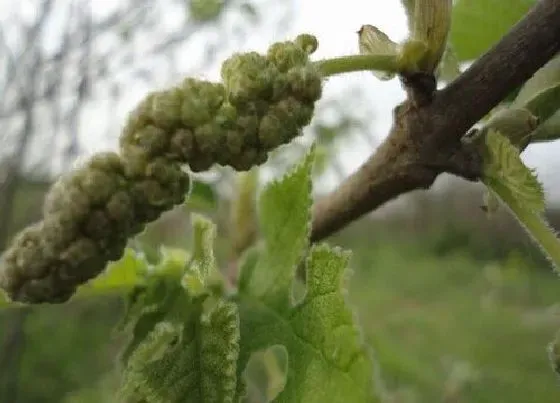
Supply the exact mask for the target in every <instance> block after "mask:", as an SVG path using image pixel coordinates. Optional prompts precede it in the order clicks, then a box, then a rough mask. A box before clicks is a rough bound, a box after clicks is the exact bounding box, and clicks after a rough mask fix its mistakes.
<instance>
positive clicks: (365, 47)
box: [358, 25, 399, 81]
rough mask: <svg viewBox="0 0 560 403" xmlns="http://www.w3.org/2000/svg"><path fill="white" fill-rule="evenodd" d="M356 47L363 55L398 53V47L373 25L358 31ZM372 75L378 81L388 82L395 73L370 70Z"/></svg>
mask: <svg viewBox="0 0 560 403" xmlns="http://www.w3.org/2000/svg"><path fill="white" fill-rule="evenodd" d="M358 47H359V49H360V53H361V54H363V55H395V56H397V55H398V53H399V46H398V45H397V44H396V43H395V42H393V41H392V40H391V39H390V38H389V37H388V36H387V34H385V32H383V31H381V30H380V29H379V28H377V27H374V26H373V25H363V26H362V27H361V28H360V30H359V31H358ZM371 72H372V74H373V75H374V76H375V77H376V78H378V79H379V80H383V81H385V80H390V79H392V78H393V77H394V76H395V73H390V72H385V71H376V70H372V71H371Z"/></svg>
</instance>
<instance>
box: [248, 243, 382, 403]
mask: <svg viewBox="0 0 560 403" xmlns="http://www.w3.org/2000/svg"><path fill="white" fill-rule="evenodd" d="M348 260H349V254H348V253H345V252H342V251H340V250H334V249H331V248H330V247H328V246H326V245H319V246H314V247H313V248H312V249H311V253H310V257H309V260H308V262H307V288H306V293H305V296H304V298H303V300H302V301H301V302H300V303H298V304H297V305H295V306H290V307H288V308H281V307H280V306H271V305H269V304H267V303H266V302H265V301H263V299H262V298H257V297H255V296H253V295H250V294H249V295H247V294H242V295H240V297H239V309H240V319H241V346H240V356H239V364H238V365H239V369H238V370H240V369H242V368H244V367H245V365H246V363H247V361H248V360H249V358H250V356H251V354H252V353H255V352H259V351H262V350H263V349H265V348H267V347H270V346H272V345H283V346H284V347H285V348H286V350H287V352H288V360H287V361H288V370H287V379H286V384H285V387H284V389H283V391H282V392H281V393H280V394H279V395H278V397H277V398H276V399H275V400H274V401H275V402H277V403H281V402H286V403H288V402H306V403H307V402H308V403H315V402H317V403H319V402H321V403H322V402H346V401H348V402H359V403H361V402H375V401H377V400H376V399H375V396H374V389H373V387H374V385H373V366H372V362H371V360H370V356H369V354H368V351H367V347H366V346H365V345H364V343H363V341H362V338H361V335H360V332H359V330H358V329H357V327H356V325H355V318H354V316H353V314H352V311H351V310H350V309H349V308H348V306H347V304H346V301H345V295H344V291H343V288H342V287H343V284H342V280H343V277H344V274H345V270H346V267H347V265H348ZM285 270H286V271H290V272H293V271H294V268H293V267H291V268H290V267H285ZM284 295H285V298H289V297H290V296H291V287H286V288H285V289H284ZM301 374H305V376H302V375H301Z"/></svg>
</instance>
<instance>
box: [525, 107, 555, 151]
mask: <svg viewBox="0 0 560 403" xmlns="http://www.w3.org/2000/svg"><path fill="white" fill-rule="evenodd" d="M530 138H531V142H532V143H538V142H545V141H553V140H558V139H560V110H558V111H557V112H556V113H555V114H554V115H552V116H551V117H550V118H548V119H547V120H546V121H545V122H543V123H541V124H540V125H539V126H538V127H537V128H536V129H535V130H534V131H533V132H532V133H531V134H530Z"/></svg>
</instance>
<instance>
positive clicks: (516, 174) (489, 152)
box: [483, 129, 545, 213]
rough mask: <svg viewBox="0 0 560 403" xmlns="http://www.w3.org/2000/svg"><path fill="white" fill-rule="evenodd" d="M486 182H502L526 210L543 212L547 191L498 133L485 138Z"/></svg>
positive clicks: (491, 133) (490, 131) (517, 153)
mask: <svg viewBox="0 0 560 403" xmlns="http://www.w3.org/2000/svg"><path fill="white" fill-rule="evenodd" d="M485 144H486V147H485V156H484V173H483V176H484V181H485V183H486V182H489V183H500V184H501V185H502V186H504V187H506V188H507V189H508V191H509V192H510V194H511V197H512V198H514V199H515V200H517V201H518V202H519V203H520V204H521V205H523V206H525V208H526V209H528V210H532V211H534V212H537V213H543V212H544V209H545V199H544V190H543V187H542V185H541V183H540V182H539V181H538V179H537V177H536V175H535V173H534V171H533V170H532V169H529V168H528V167H527V166H526V165H525V164H524V163H523V161H522V160H521V157H520V156H519V150H518V148H517V147H515V146H514V145H513V144H512V143H511V142H510V141H509V139H508V138H507V137H505V136H503V135H502V134H500V133H499V132H497V131H495V130H492V129H491V130H488V132H487V133H486V136H485Z"/></svg>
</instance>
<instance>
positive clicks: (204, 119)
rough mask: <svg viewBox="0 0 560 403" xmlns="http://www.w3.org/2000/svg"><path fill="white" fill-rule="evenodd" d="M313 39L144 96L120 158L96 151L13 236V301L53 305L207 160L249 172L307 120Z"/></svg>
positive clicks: (316, 82) (7, 263) (8, 279)
mask: <svg viewBox="0 0 560 403" xmlns="http://www.w3.org/2000/svg"><path fill="white" fill-rule="evenodd" d="M316 48H317V41H316V39H315V38H314V37H313V36H311V35H300V36H298V37H297V38H296V40H295V41H293V42H281V43H276V44H273V45H272V46H271V47H270V49H269V50H268V53H267V54H266V55H260V54H258V53H255V52H250V53H245V54H241V53H239V54H234V55H233V56H232V57H230V58H229V59H228V60H226V61H225V62H224V64H223V66H222V70H221V78H222V83H211V82H206V81H201V80H196V79H193V78H187V79H185V80H184V81H183V82H181V83H180V84H179V85H178V86H176V87H174V88H171V89H169V90H166V91H156V92H153V93H151V94H149V95H148V96H147V97H146V98H145V99H144V100H143V101H142V102H140V104H139V105H138V106H137V107H136V108H135V109H134V110H133V111H132V112H131V113H130V115H129V117H128V120H127V122H126V124H125V126H124V128H123V130H122V134H121V137H120V140H119V152H118V153H113V152H105V153H101V154H97V155H94V156H93V157H92V158H91V159H90V160H89V161H88V162H87V163H86V164H85V165H84V166H82V167H80V168H78V169H76V170H74V171H73V172H71V173H70V174H68V175H66V176H64V177H62V178H61V179H59V180H58V181H57V182H56V183H55V184H54V185H53V186H52V187H51V189H50V190H49V192H48V194H47V196H46V199H45V203H44V208H43V213H44V214H43V220H42V221H41V222H39V223H37V224H35V225H32V226H30V227H28V228H26V229H24V230H23V231H22V232H21V233H19V234H18V235H17V236H16V237H15V239H14V241H13V243H12V244H11V246H10V247H9V249H7V250H6V251H5V253H4V255H3V256H2V261H1V262H0V287H1V288H2V289H4V290H5V291H6V293H7V294H8V296H9V297H10V298H11V299H12V300H14V301H20V302H25V303H43V302H49V303H60V302H64V301H66V300H68V299H69V298H70V297H71V296H72V295H73V294H74V292H75V291H76V288H77V287H78V286H79V285H81V284H83V283H85V282H87V281H88V280H90V279H92V278H94V277H96V276H97V275H98V274H99V273H101V272H102V271H103V270H104V268H105V266H106V265H107V263H108V262H110V261H115V260H118V259H119V258H120V257H121V256H122V254H123V251H124V249H125V247H126V244H127V241H128V239H129V238H130V237H132V236H134V235H137V234H138V233H140V232H141V231H143V229H144V227H145V225H146V224H148V223H149V222H151V221H154V220H155V219H157V218H158V217H159V216H160V215H161V214H162V213H163V212H165V211H167V210H169V209H171V208H172V207H173V206H175V205H178V204H181V203H182V202H183V201H184V198H185V195H186V194H187V193H188V190H189V186H190V180H189V175H188V173H187V172H185V171H184V170H183V166H184V165H188V166H189V168H190V170H191V171H193V172H199V171H205V170H208V169H209V168H210V167H211V166H212V165H213V164H220V165H228V166H231V167H233V168H234V169H235V170H237V171H246V170H248V169H250V168H251V167H252V166H255V165H259V164H262V163H264V162H265V161H266V159H267V155H268V152H269V151H271V150H273V149H274V148H276V147H278V146H280V145H282V144H286V143H288V142H290V141H291V140H292V139H293V138H294V137H296V136H298V135H300V134H301V132H302V129H303V127H305V126H306V125H308V124H309V123H310V121H311V118H312V116H313V111H314V104H315V102H316V101H317V100H318V99H319V98H320V97H321V91H322V77H321V75H320V73H319V71H318V70H317V69H316V68H315V67H314V65H313V64H312V63H310V61H309V55H310V54H311V53H312V52H313V51H315V49H316Z"/></svg>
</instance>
